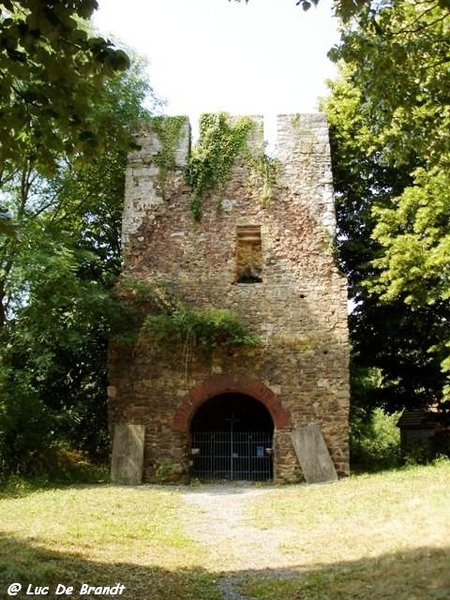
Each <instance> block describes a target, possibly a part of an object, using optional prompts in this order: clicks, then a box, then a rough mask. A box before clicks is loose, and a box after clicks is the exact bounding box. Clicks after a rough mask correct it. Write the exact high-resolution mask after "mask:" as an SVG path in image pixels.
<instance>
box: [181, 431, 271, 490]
mask: <svg viewBox="0 0 450 600" xmlns="http://www.w3.org/2000/svg"><path fill="white" fill-rule="evenodd" d="M191 454H192V475H193V476H194V477H198V478H199V479H206V480H220V479H230V480H232V481H243V480H245V481H266V480H268V479H271V478H272V433H270V432H267V431H247V432H242V431H239V432H236V431H195V432H193V433H192V446H191Z"/></svg>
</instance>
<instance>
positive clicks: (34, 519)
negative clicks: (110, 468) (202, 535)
mask: <svg viewBox="0 0 450 600" xmlns="http://www.w3.org/2000/svg"><path fill="white" fill-rule="evenodd" d="M180 503H181V499H180V497H179V494H177V492H176V490H170V489H163V488H147V487H140V488H127V487H112V486H95V487H93V486H83V487H72V488H67V489H58V490H45V491H41V492H34V493H29V494H28V495H26V496H24V497H19V498H17V497H12V498H4V499H3V500H2V501H1V504H0V523H1V524H2V537H1V538H0V597H2V598H3V597H5V598H6V597H7V596H6V595H5V590H6V588H7V585H9V584H10V583H12V582H19V583H22V584H23V585H25V586H26V585H28V583H30V582H32V583H34V584H35V585H40V586H50V589H51V590H54V588H55V586H56V585H57V584H58V583H63V584H64V585H67V586H69V585H70V586H74V590H75V592H78V591H79V590H80V588H81V585H82V584H83V583H88V584H90V585H92V586H107V585H114V584H116V583H118V582H119V583H122V584H123V585H125V586H126V589H127V590H128V592H125V593H124V595H123V596H122V597H125V598H129V599H133V600H135V599H136V600H138V599H141V598H142V599H143V600H144V599H146V600H147V599H148V598H151V599H152V600H154V599H155V600H159V599H161V600H162V599H164V600H170V599H172V598H173V599H175V598H177V599H179V598H187V599H191V598H192V599H193V600H194V599H198V598H200V599H203V598H204V599H205V600H210V599H214V598H218V597H219V596H218V592H217V590H216V586H215V584H214V583H213V578H212V576H211V575H210V574H208V573H206V572H203V571H202V570H201V569H199V568H197V567H196V566H195V565H197V564H199V563H200V562H201V558H202V553H203V550H202V549H201V548H199V547H198V546H196V545H195V544H194V543H193V542H192V541H191V540H189V539H188V538H187V537H186V536H185V535H184V534H183V531H182V528H181V521H180V514H181V509H180ZM1 594H3V595H1ZM50 597H52V596H51V594H50ZM68 597H74V598H79V597H80V596H79V594H78V593H74V595H73V596H64V598H68ZM83 597H84V598H86V597H89V596H83Z"/></svg>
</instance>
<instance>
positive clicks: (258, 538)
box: [182, 483, 298, 600]
mask: <svg viewBox="0 0 450 600" xmlns="http://www.w3.org/2000/svg"><path fill="white" fill-rule="evenodd" d="M272 492H273V490H271V489H270V487H256V486H254V485H252V484H248V483H227V484H211V485H208V486H202V487H200V488H192V489H187V490H185V491H183V492H182V497H183V500H184V502H185V503H186V511H185V515H186V524H185V531H186V533H187V535H188V536H189V537H190V538H192V539H193V540H195V541H197V542H199V543H200V544H201V545H202V546H203V547H204V548H205V549H206V550H207V551H208V555H207V558H206V559H205V562H204V563H203V564H202V566H203V567H204V568H206V569H208V570H209V571H212V572H219V573H221V574H222V575H223V577H222V578H221V580H220V582H219V587H220V589H221V591H222V594H223V597H224V598H225V599H227V600H245V599H243V597H242V596H241V595H240V594H238V593H237V592H235V591H234V589H233V582H235V581H236V580H237V579H239V578H241V577H244V576H245V574H246V573H248V572H250V571H258V572H261V573H264V571H266V570H267V572H269V571H270V573H271V574H272V575H273V574H274V573H277V572H278V570H279V575H280V577H290V576H293V574H294V573H293V572H291V571H290V570H289V568H290V567H294V566H295V565H298V557H295V556H292V554H291V555H289V554H286V553H283V552H282V551H281V550H280V544H283V543H284V542H289V540H290V538H291V535H290V530H289V527H288V526H286V525H283V524H280V526H278V527H275V528H274V527H271V528H270V529H263V528H257V527H254V526H253V525H252V523H251V518H250V517H249V514H248V508H249V504H250V502H251V501H252V500H253V499H254V498H257V497H260V496H270V495H271V494H272ZM296 575H297V576H298V571H297V572H296Z"/></svg>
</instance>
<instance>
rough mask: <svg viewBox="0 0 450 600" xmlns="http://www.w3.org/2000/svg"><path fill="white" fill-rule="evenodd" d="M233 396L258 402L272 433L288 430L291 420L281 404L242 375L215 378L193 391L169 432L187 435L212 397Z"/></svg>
mask: <svg viewBox="0 0 450 600" xmlns="http://www.w3.org/2000/svg"><path fill="white" fill-rule="evenodd" d="M226 392H235V393H237V394H245V395H247V396H251V397H252V398H254V399H255V400H259V402H261V403H262V404H264V406H265V407H266V408H267V410H268V411H269V413H270V415H271V417H272V420H273V424H274V428H275V429H287V428H290V427H291V419H290V417H289V415H288V413H287V412H286V410H285V409H284V408H283V405H282V404H281V402H280V400H279V399H278V398H277V396H276V395H275V394H274V393H273V392H272V390H271V389H269V388H268V387H267V386H266V385H264V384H263V383H261V382H260V381H256V380H254V379H250V378H249V377H245V376H243V375H217V376H215V377H211V378H210V379H207V380H206V381H204V382H203V383H200V384H199V385H196V386H195V387H193V388H192V389H191V390H190V392H189V393H188V395H187V396H186V397H185V398H184V400H183V401H182V402H181V404H180V406H179V407H178V409H177V411H176V413H175V416H174V418H173V421H172V431H174V432H176V433H187V432H188V431H189V428H190V425H191V420H192V417H193V416H194V414H195V413H196V412H197V410H198V409H199V408H200V406H201V405H202V404H203V403H204V402H206V401H207V400H209V399H210V398H214V396H219V395H220V394H224V393H226Z"/></svg>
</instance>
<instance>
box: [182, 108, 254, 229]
mask: <svg viewBox="0 0 450 600" xmlns="http://www.w3.org/2000/svg"><path fill="white" fill-rule="evenodd" d="M253 127H254V123H253V121H252V120H251V119H250V118H249V117H240V118H237V119H236V120H234V121H230V119H229V117H228V115H227V114H226V113H217V114H206V115H202V116H201V117H200V138H199V141H198V144H196V145H195V146H194V147H193V148H192V152H191V156H190V159H189V161H188V164H187V166H186V170H185V175H186V179H187V182H188V183H189V185H190V186H191V189H192V196H191V209H192V213H193V215H194V218H195V219H196V220H200V219H201V215H202V202H203V200H204V198H205V196H206V195H207V194H209V193H211V192H213V193H214V194H215V197H216V199H217V201H218V202H219V203H220V199H221V194H222V193H223V190H224V188H225V185H226V183H227V182H228V181H229V180H230V179H231V175H232V168H233V165H234V163H235V161H236V159H237V158H238V157H239V156H240V155H244V154H246V150H247V140H248V136H249V134H250V132H251V130H252V129H253Z"/></svg>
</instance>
